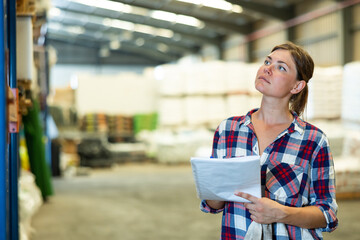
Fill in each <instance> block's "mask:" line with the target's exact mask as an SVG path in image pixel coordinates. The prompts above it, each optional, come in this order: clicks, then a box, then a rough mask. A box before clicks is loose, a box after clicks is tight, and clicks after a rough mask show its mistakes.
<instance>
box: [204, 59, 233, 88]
mask: <svg viewBox="0 0 360 240" xmlns="http://www.w3.org/2000/svg"><path fill="white" fill-rule="evenodd" d="M200 70H201V73H200V74H201V75H202V78H204V80H205V81H204V84H205V85H204V91H205V93H206V94H223V93H226V88H225V86H226V75H227V72H228V67H227V64H226V63H224V62H210V63H208V64H206V65H205V64H203V65H202V68H201V69H200Z"/></svg>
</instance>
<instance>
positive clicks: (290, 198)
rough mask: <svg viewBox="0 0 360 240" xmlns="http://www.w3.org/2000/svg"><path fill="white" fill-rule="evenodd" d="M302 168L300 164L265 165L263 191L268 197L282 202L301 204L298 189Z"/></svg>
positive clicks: (299, 187)
mask: <svg viewBox="0 0 360 240" xmlns="http://www.w3.org/2000/svg"><path fill="white" fill-rule="evenodd" d="M303 175H304V169H303V168H302V167H301V166H298V165H293V164H288V163H284V162H281V163H278V164H277V165H275V166H271V167H267V169H266V183H265V192H267V194H269V195H270V198H271V199H273V200H276V201H278V202H280V203H282V204H287V205H298V204H297V203H299V204H301V203H300V202H301V201H300V202H299V201H298V200H300V196H301V194H300V191H301V182H302V178H303Z"/></svg>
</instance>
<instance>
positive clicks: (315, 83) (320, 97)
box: [306, 66, 343, 119]
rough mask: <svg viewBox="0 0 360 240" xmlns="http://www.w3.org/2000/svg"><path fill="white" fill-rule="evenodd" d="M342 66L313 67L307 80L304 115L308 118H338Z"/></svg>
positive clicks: (339, 113)
mask: <svg viewBox="0 0 360 240" xmlns="http://www.w3.org/2000/svg"><path fill="white" fill-rule="evenodd" d="M342 79H343V68H342V67H341V66H335V67H327V68H321V67H315V69H314V74H313V77H312V79H311V80H310V82H309V98H308V105H307V108H306V116H307V118H309V119H317V118H327V119H329V118H340V116H341V100H342V99H341V95H342V82H343V81H342Z"/></svg>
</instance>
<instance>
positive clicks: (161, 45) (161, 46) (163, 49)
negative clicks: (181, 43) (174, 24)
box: [156, 43, 169, 52]
mask: <svg viewBox="0 0 360 240" xmlns="http://www.w3.org/2000/svg"><path fill="white" fill-rule="evenodd" d="M156 48H157V50H159V51H160V52H167V51H169V46H168V45H166V44H164V43H159V44H157V45H156Z"/></svg>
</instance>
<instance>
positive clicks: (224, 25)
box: [114, 0, 249, 34]
mask: <svg viewBox="0 0 360 240" xmlns="http://www.w3.org/2000/svg"><path fill="white" fill-rule="evenodd" d="M208 1H210V0H208ZM114 2H121V3H124V4H129V5H132V6H136V7H142V8H147V9H151V10H162V11H166V12H171V13H175V14H181V15H187V16H191V17H195V18H197V19H199V20H201V21H203V22H205V24H206V23H209V24H207V25H210V26H213V27H219V28H221V29H222V30H227V31H228V32H229V33H230V32H232V33H234V32H236V33H240V34H248V33H249V32H248V29H247V27H243V26H241V25H237V24H234V23H232V22H231V21H223V20H222V19H221V18H217V17H215V18H208V17H204V16H202V15H199V14H197V13H196V12H195V11H192V9H193V7H194V5H193V4H189V8H183V9H181V10H179V9H177V8H171V7H169V6H170V5H168V4H166V3H165V2H166V1H165V2H164V3H162V4H154V3H153V2H152V1H142V2H140V3H139V2H136V1H129V0H116V1H114ZM191 6H193V7H191ZM215 19H216V20H215Z"/></svg>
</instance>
